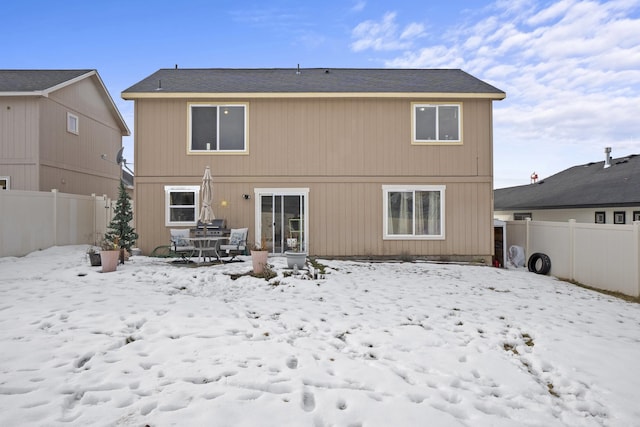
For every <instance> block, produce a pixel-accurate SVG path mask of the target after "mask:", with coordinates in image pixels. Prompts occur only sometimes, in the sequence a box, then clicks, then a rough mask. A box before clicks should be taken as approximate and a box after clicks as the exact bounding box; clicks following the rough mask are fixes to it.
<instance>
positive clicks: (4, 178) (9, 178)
mask: <svg viewBox="0 0 640 427" xmlns="http://www.w3.org/2000/svg"><path fill="white" fill-rule="evenodd" d="M0 181H4V182H6V183H7V187H6V188H5V190H11V177H9V176H0Z"/></svg>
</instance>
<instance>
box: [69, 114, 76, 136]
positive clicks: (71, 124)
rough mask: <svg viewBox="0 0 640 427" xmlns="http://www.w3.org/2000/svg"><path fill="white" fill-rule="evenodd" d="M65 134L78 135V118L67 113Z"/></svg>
mask: <svg viewBox="0 0 640 427" xmlns="http://www.w3.org/2000/svg"><path fill="white" fill-rule="evenodd" d="M67 132H71V133H74V134H76V135H77V134H78V116H76V115H75V114H71V113H67Z"/></svg>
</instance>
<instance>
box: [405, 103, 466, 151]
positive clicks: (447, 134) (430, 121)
mask: <svg viewBox="0 0 640 427" xmlns="http://www.w3.org/2000/svg"><path fill="white" fill-rule="evenodd" d="M411 105H412V109H413V112H412V113H413V117H412V118H413V143H414V144H429V143H462V137H461V123H462V118H461V115H462V111H461V104H419V103H412V104H411Z"/></svg>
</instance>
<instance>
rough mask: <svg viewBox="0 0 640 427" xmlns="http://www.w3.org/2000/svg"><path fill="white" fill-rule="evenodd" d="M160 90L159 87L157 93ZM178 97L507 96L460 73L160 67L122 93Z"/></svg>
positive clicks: (352, 69)
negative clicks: (304, 95) (403, 93)
mask: <svg viewBox="0 0 640 427" xmlns="http://www.w3.org/2000/svg"><path fill="white" fill-rule="evenodd" d="M159 88H161V89H159ZM160 90H161V91H162V92H167V93H171V92H175V93H349V92H351V93H353V92H355V93H359V92H362V93H367V92H377V93H385V92H386V93H402V92H409V93H411V92H416V93H473V94H487V95H488V97H492V98H503V97H504V92H502V91H501V90H499V89H497V88H495V87H493V86H491V85H490V84H488V83H485V82H483V81H482V80H479V79H477V78H475V77H473V76H471V75H470V74H467V73H465V72H464V71H462V70H426V69H354V68H303V69H300V73H299V74H298V73H297V69H295V68H275V69H228V68H213V69H161V70H158V71H157V72H155V73H154V74H152V75H150V76H149V77H147V78H145V79H144V80H142V81H140V82H138V83H136V84H135V85H133V86H131V87H130V88H128V89H126V90H125V91H124V92H123V96H124V94H134V93H146V92H159V91H160Z"/></svg>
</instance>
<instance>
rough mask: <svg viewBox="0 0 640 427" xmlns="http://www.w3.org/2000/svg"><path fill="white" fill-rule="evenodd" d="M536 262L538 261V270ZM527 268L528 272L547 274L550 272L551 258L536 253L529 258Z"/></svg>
mask: <svg viewBox="0 0 640 427" xmlns="http://www.w3.org/2000/svg"><path fill="white" fill-rule="evenodd" d="M538 261H540V268H538ZM527 267H528V268H529V271H531V272H533V273H536V274H549V271H551V258H549V256H548V255H547V254H543V253H542V252H536V253H534V254H533V255H531V256H530V257H529V262H527Z"/></svg>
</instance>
